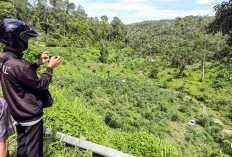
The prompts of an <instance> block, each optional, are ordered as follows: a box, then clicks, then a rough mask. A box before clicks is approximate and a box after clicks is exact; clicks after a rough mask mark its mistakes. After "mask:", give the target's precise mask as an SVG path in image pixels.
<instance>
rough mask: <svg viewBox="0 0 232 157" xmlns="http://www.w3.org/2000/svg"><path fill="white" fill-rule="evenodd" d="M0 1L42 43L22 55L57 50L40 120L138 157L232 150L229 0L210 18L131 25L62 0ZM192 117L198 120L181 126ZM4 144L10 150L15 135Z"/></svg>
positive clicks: (52, 150)
mask: <svg viewBox="0 0 232 157" xmlns="http://www.w3.org/2000/svg"><path fill="white" fill-rule="evenodd" d="M48 2H49V3H50V5H48ZM0 8H1V10H2V12H3V14H1V16H0V20H2V19H4V18H6V17H14V18H18V19H22V20H23V21H25V22H28V23H29V24H31V25H32V26H33V27H34V28H35V29H36V30H38V32H40V34H41V41H42V42H45V46H44V45H43V46H42V45H37V46H32V45H33V43H34V42H35V40H31V41H30V47H29V49H28V50H27V51H26V52H25V56H24V59H25V60H26V61H28V62H34V61H35V60H36V58H38V56H39V55H40V54H41V52H43V51H45V50H48V51H49V53H50V55H55V56H58V55H59V56H62V58H63V60H62V65H61V66H60V67H59V68H57V69H55V70H54V77H53V80H52V84H51V85H50V91H51V93H52V96H53V98H54V100H55V103H54V105H53V107H51V108H48V109H45V114H44V122H45V126H46V127H48V128H52V129H53V130H57V131H60V132H63V133H66V134H68V135H71V136H75V137H78V138H81V139H86V140H89V141H91V142H95V143H98V144H101V145H105V146H108V147H112V148H115V149H117V150H120V151H123V152H125V153H129V154H132V155H135V156H147V157H150V156H155V157H156V156H158V157H159V156H160V157H166V156H167V157H168V156H170V157H171V156H178V157H179V156H208V157H212V156H220V157H227V156H231V155H232V149H231V143H232V135H231V130H232V114H231V113H232V92H231V91H232V85H231V79H232V63H231V52H232V48H231V46H230V43H229V42H228V41H230V36H231V34H230V33H229V32H230V29H229V28H230V26H231V24H230V23H231V22H228V19H226V18H224V15H225V14H226V13H227V12H228V10H230V9H231V1H229V2H228V3H222V4H221V5H218V6H217V7H215V10H216V11H217V14H216V17H215V18H214V17H193V16H189V17H185V18H177V19H175V20H161V21H148V22H142V23H135V24H130V25H124V24H123V23H122V22H121V21H120V19H119V18H118V17H115V18H114V19H113V20H112V21H111V22H109V21H108V18H107V16H105V15H104V16H102V17H101V20H99V19H97V18H90V17H88V16H87V14H86V13H85V10H84V9H83V8H82V7H81V6H78V7H76V6H75V5H74V4H73V3H69V1H68V0H50V1H46V0H35V1H33V3H32V4H30V3H29V2H28V1H27V0H5V1H0ZM225 8H226V9H225ZM228 8H229V9H228ZM227 9H228V10H227ZM220 19H223V20H224V21H225V22H227V23H225V22H223V24H225V25H220V23H219V22H220V21H223V20H220ZM217 24H218V25H217ZM219 26H220V27H219ZM209 28H211V29H209ZM225 28H227V29H226V30H229V31H224V30H225ZM221 31H222V32H221ZM207 32H212V33H214V34H207ZM224 35H226V36H224ZM45 68H46V66H43V67H41V68H40V69H39V73H41V72H43V71H44V69H45ZM206 107H207V109H208V111H207V110H206ZM213 118H214V119H213ZM215 118H217V119H218V121H220V120H221V121H222V123H221V124H218V123H215V122H218V121H217V120H215ZM192 119H193V120H196V122H197V124H196V125H194V126H188V125H187V122H188V121H190V120H192ZM226 129H227V130H226ZM44 141H45V147H44V154H45V156H86V157H87V156H92V152H91V151H82V150H79V149H78V148H72V147H66V146H65V144H64V143H62V142H60V141H59V140H57V139H56V138H54V137H51V136H45V139H44ZM10 143H11V148H10V151H11V154H12V155H13V156H14V155H15V151H16V150H15V145H16V142H15V136H13V137H11V138H10Z"/></svg>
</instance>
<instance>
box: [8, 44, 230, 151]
mask: <svg viewBox="0 0 232 157" xmlns="http://www.w3.org/2000/svg"><path fill="white" fill-rule="evenodd" d="M43 50H48V51H49V52H50V54H52V55H56V56H58V55H60V56H62V57H63V58H64V59H63V62H62V66H61V67H60V68H58V69H56V70H55V72H54V78H53V81H52V84H51V86H50V90H51V92H52V95H53V97H54V100H55V104H54V106H53V107H51V108H49V109H46V110H45V116H44V122H45V126H46V127H48V128H52V129H54V130H57V131H60V132H64V133H66V134H68V135H72V136H75V137H79V138H81V139H87V140H89V141H92V142H95V143H98V144H101V145H106V146H109V147H112V148H115V149H118V150H120V151H123V152H125V153H129V154H132V155H135V156H194V155H195V156H205V155H210V154H211V155H213V154H218V153H222V152H221V151H220V150H223V149H224V150H225V149H226V148H227V147H228V146H227V143H224V142H223V145H221V144H219V143H220V141H221V140H225V141H226V139H228V138H229V137H227V135H226V134H225V133H223V132H221V131H222V129H223V127H222V126H220V125H218V124H215V123H214V122H213V120H212V119H211V118H210V117H207V116H205V115H204V113H203V107H202V106H201V104H200V103H198V102H195V101H193V100H192V99H188V98H186V97H185V94H181V93H180V94H178V93H173V92H170V91H165V90H163V89H161V88H159V87H158V86H156V85H155V84H158V82H157V81H154V82H156V83H154V82H153V80H152V79H149V78H148V77H147V75H146V71H142V70H141V69H136V68H128V67H127V66H126V65H128V62H137V61H138V60H140V62H142V61H143V62H145V61H146V63H147V62H149V60H144V59H142V58H141V59H134V60H133V59H129V58H126V59H124V61H123V62H122V63H121V64H115V63H112V64H104V63H100V62H99V61H97V58H98V57H99V56H100V51H99V50H97V49H93V48H92V49H77V48H61V47H57V48H49V47H40V46H33V47H31V48H30V49H29V51H28V52H27V53H26V54H30V56H31V58H30V60H33V59H32V58H33V57H32V56H36V55H35V54H38V53H39V52H42V51H43ZM33 54H34V55H33ZM26 59H27V57H26ZM150 64H152V62H150ZM136 65H137V66H139V64H136ZM143 65H144V64H143ZM160 68H161V67H160ZM42 69H44V68H41V70H40V72H42V71H43V70H42ZM142 69H144V68H142ZM160 78H162V77H160ZM165 78H167V77H165ZM160 82H161V81H160ZM158 85H159V84H158ZM192 119H194V120H196V121H197V125H195V126H188V125H187V122H188V121H190V120H192ZM230 126H231V125H230ZM47 138H48V139H49V142H48V143H47V144H48V147H46V150H45V152H46V156H57V155H58V154H60V153H61V152H62V154H65V156H69V155H71V152H73V151H74V152H75V153H76V156H82V155H83V153H84V154H89V155H90V154H91V152H88V151H87V152H80V151H78V150H75V149H74V150H73V149H70V148H65V146H64V145H63V144H62V143H61V142H58V141H56V140H55V139H53V140H51V139H50V138H51V137H47ZM45 139H46V138H45ZM50 140H51V141H50ZM54 140H55V141H54ZM45 141H46V140H45ZM53 149H58V150H57V151H52V150H53ZM12 150H13V148H12ZM226 151H227V152H228V150H226ZM90 156H91V155H90Z"/></svg>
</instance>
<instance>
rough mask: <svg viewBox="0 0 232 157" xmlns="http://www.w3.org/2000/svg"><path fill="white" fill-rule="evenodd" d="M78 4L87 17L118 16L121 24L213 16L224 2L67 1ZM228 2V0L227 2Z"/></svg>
mask: <svg viewBox="0 0 232 157" xmlns="http://www.w3.org/2000/svg"><path fill="white" fill-rule="evenodd" d="M69 1H70V2H74V3H75V4H76V5H78V4H80V5H81V6H83V8H84V9H85V11H86V13H87V14H88V16H89V17H98V18H100V17H101V16H102V15H107V16H108V18H109V20H110V21H111V20H112V18H113V17H114V16H118V17H119V18H120V19H121V20H122V22H123V23H125V24H129V23H135V22H141V21H145V20H160V19H174V18H176V17H184V16H187V15H209V16H212V15H214V14H215V12H214V11H213V7H214V6H215V5H217V4H220V3H221V2H223V1H225V0H69ZM227 1H228V0H227Z"/></svg>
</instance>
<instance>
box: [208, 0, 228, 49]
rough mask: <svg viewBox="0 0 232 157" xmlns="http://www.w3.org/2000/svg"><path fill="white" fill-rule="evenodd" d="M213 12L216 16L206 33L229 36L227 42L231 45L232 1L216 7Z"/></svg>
mask: <svg viewBox="0 0 232 157" xmlns="http://www.w3.org/2000/svg"><path fill="white" fill-rule="evenodd" d="M214 11H216V16H215V19H214V21H213V22H211V23H210V24H209V26H208V32H209V33H213V34H215V33H217V32H219V31H220V32H222V33H223V35H229V39H228V41H227V42H228V44H229V45H232V0H229V2H222V3H221V4H218V5H216V6H215V7H214Z"/></svg>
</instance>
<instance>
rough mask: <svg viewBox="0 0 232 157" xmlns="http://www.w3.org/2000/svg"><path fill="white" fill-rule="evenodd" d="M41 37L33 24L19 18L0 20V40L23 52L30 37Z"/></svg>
mask: <svg viewBox="0 0 232 157" xmlns="http://www.w3.org/2000/svg"><path fill="white" fill-rule="evenodd" d="M30 37H39V34H37V33H36V31H35V30H33V29H32V27H31V26H29V25H28V24H26V23H25V22H23V21H20V20H17V19H6V20H4V21H2V22H0V42H1V43H3V44H4V45H6V46H10V47H12V48H15V49H16V50H18V51H20V52H22V51H24V50H26V49H27V48H28V39H29V38H30Z"/></svg>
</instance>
